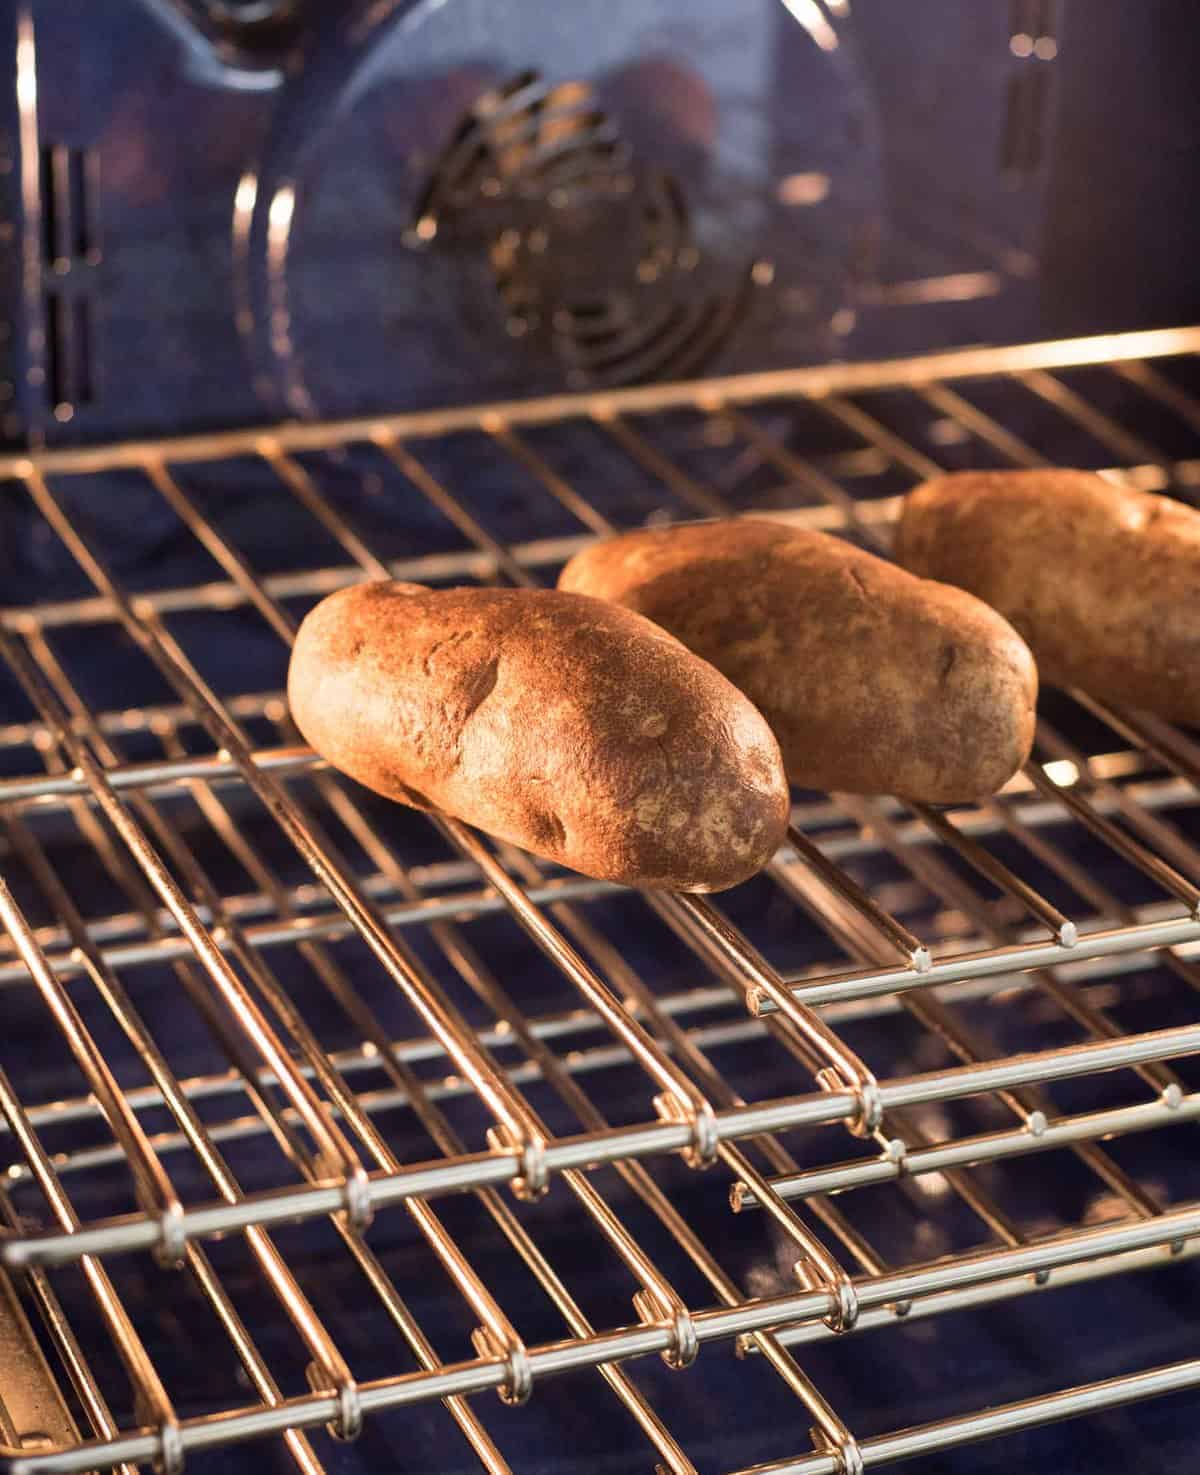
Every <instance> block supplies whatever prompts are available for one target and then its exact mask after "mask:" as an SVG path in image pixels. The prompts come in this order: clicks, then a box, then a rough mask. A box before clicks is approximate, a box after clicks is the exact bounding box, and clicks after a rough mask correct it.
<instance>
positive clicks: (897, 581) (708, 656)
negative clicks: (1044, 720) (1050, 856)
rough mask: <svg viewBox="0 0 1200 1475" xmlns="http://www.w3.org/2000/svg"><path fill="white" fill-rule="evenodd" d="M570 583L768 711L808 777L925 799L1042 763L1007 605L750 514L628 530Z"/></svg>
mask: <svg viewBox="0 0 1200 1475" xmlns="http://www.w3.org/2000/svg"><path fill="white" fill-rule="evenodd" d="M559 588H561V589H567V590H573V591H575V592H577V593H580V594H595V595H599V596H600V597H601V598H604V599H611V600H613V601H615V602H616V603H618V604H622V605H624V606H625V607H626V608H627V609H633V610H636V611H637V612H638V613H639V614H643V615H647V616H648V617H649V618H650V619H652V620H654V621H655V622H656V623H657V624H660V625H662V626H663V627H664V629H667V630H670V632H671V633H672V634H673V635H677V636H678V637H679V639H680V640H682V641H683V643H684V644H685V645H686V646H687V647H688V648H689V650H693V651H695V652H696V654H697V655H700V656H703V657H704V658H705V660H708V661H711V662H712V663H713V665H714V666H716V667H717V669H718V670H719V671H722V672H723V673H724V674H725V675H726V676H728V677H729V679H730V680H731V681H732V682H733V683H734V685H735V686H738V687H740V688H741V690H742V691H744V692H745V693H746V695H747V696H748V697H749V698H750V699H751V701H753V702H754V703H755V705H756V706H757V707H758V708H759V709H760V711H761V712H762V713H763V715H764V716H765V717H766V719H767V721H768V722H769V723H770V724H771V726H772V728H773V729H774V731H775V736H776V737H777V738H778V739H779V745H780V747H781V749H782V750H783V760H784V765H785V766H786V768H787V771H788V774H789V776H790V777H791V778H792V779H794V780H795V781H796V782H797V783H799V784H803V785H805V787H807V788H813V789H833V790H838V789H840V790H843V791H846V792H851V793H866V794H874V793H895V794H902V795H904V796H905V797H906V798H909V799H919V800H924V801H926V802H928V803H950V802H954V801H956V800H966V799H975V798H978V797H980V796H981V795H984V794H990V793H992V792H993V791H994V790H996V789H998V788H1000V787H1001V786H1002V785H1003V784H1004V783H1005V782H1006V781H1007V780H1008V779H1009V778H1011V777H1012V775H1013V774H1014V773H1015V772H1016V770H1017V769H1018V768H1019V767H1020V766H1021V764H1022V763H1023V762H1024V761H1025V759H1026V758H1027V757H1028V756H1029V750H1030V746H1031V744H1032V742H1033V725H1034V707H1035V704H1036V701H1037V671H1036V668H1035V666H1034V663H1033V657H1032V656H1031V655H1030V653H1029V651H1028V649H1027V648H1026V646H1025V644H1024V642H1023V641H1022V640H1021V638H1020V637H1019V636H1018V635H1017V633H1016V632H1015V631H1014V630H1013V629H1012V628H1011V627H1010V626H1009V625H1008V624H1006V623H1005V621H1004V620H1002V619H1001V618H1000V617H999V616H998V615H997V614H996V613H995V611H994V610H990V609H988V607H987V606H986V605H985V604H983V603H981V602H980V601H979V600H977V599H973V598H972V597H971V596H970V595H966V594H963V592H962V591H961V590H958V589H951V588H949V587H947V586H946V585H943V584H933V583H929V582H927V581H925V580H922V579H914V578H913V577H912V576H911V575H910V574H906V573H905V572H904V571H903V569H898V568H896V567H894V566H893V565H892V564H890V563H886V562H884V560H883V559H880V558H875V557H873V556H872V555H871V554H869V553H864V552H862V551H861V550H860V549H858V548H855V547H852V546H851V545H850V544H849V543H846V542H843V541H842V540H841V539H839V538H833V537H829V536H827V535H826V534H824V533H816V532H805V531H801V530H797V529H793V528H788V527H783V526H780V525H778V524H776V523H771V522H765V521H755V520H753V519H739V520H737V521H734V522H714V523H698V524H693V525H691V526H686V527H679V528H662V529H654V530H648V531H645V532H637V533H629V534H627V535H625V536H624V537H620V538H614V539H611V540H609V541H607V542H604V543H597V544H595V545H594V546H592V547H591V548H587V549H585V550H584V551H583V552H582V553H580V554H578V555H576V557H575V558H573V559H572V560H571V562H570V563H569V564H567V566H566V568H565V569H564V570H563V572H562V576H561V578H560V579H559Z"/></svg>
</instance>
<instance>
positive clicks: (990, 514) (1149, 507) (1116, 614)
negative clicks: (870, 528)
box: [896, 470, 1200, 723]
mask: <svg viewBox="0 0 1200 1475" xmlns="http://www.w3.org/2000/svg"><path fill="white" fill-rule="evenodd" d="M896 551H897V556H898V557H899V559H900V561H901V562H902V563H903V564H904V565H905V567H906V568H910V569H912V571H913V572H914V573H918V574H924V575H925V576H927V577H929V578H934V579H945V580H946V581H947V582H948V583H952V584H958V585H960V586H961V587H962V588H964V589H969V590H970V591H971V592H972V593H973V594H977V595H978V596H979V598H980V599H984V600H986V601H987V602H988V604H990V605H991V606H992V607H993V608H994V609H998V610H999V611H1000V613H1001V614H1003V615H1004V616H1005V617H1006V618H1007V619H1009V620H1010V621H1011V622H1012V624H1013V625H1015V626H1016V628H1017V629H1018V630H1019V631H1020V632H1021V634H1022V635H1023V636H1024V637H1025V639H1026V640H1027V641H1028V642H1029V644H1030V645H1031V646H1032V648H1033V652H1034V655H1035V656H1036V657H1037V661H1038V666H1039V668H1040V670H1041V673H1042V677H1043V679H1044V680H1046V681H1048V682H1051V683H1053V684H1054V685H1056V686H1076V687H1079V688H1081V689H1082V690H1084V691H1087V692H1091V693H1092V694H1093V695H1094V696H1096V697H1099V698H1101V699H1104V700H1109V701H1114V702H1121V703H1128V704H1130V705H1131V706H1135V707H1144V708H1146V709H1147V710H1148V711H1151V712H1156V713H1158V714H1159V715H1160V716H1163V717H1167V718H1171V719H1173V720H1174V721H1178V722H1189V723H1200V513H1197V512H1196V511H1194V510H1193V509H1192V508H1190V507H1185V506H1183V505H1182V504H1181V503H1179V502H1175V501H1173V500H1172V499H1171V498H1169V497H1160V496H1155V495H1154V494H1153V493H1150V492H1137V491H1131V490H1128V489H1126V488H1123V487H1117V486H1113V485H1111V484H1110V483H1109V482H1107V481H1105V480H1104V479H1103V478H1102V477H1099V476H1095V475H1092V474H1091V473H1090V472H1086V471H1055V470H1046V471H987V472H982V471H981V472H959V473H957V474H955V475H950V476H941V477H938V478H936V479H935V480H933V481H930V482H926V483H925V485H924V486H922V487H919V488H918V489H917V490H916V491H915V492H912V493H910V495H909V496H908V498H907V499H906V501H905V507H904V513H903V516H902V519H901V523H900V534H899V541H898V543H897V550H896Z"/></svg>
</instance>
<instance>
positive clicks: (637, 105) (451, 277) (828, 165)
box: [235, 0, 881, 414]
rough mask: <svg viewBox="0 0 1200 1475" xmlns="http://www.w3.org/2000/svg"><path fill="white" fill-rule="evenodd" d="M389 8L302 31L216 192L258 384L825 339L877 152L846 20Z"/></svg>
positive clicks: (864, 222) (581, 379) (521, 386)
mask: <svg viewBox="0 0 1200 1475" xmlns="http://www.w3.org/2000/svg"><path fill="white" fill-rule="evenodd" d="M385 9H386V14H384V15H383V16H382V18H378V17H379V9H378V8H377V9H376V16H377V19H376V22H375V24H374V25H373V26H368V27H366V29H363V28H362V27H360V28H359V30H358V31H354V29H353V28H349V29H348V30H345V31H344V34H343V36H342V39H341V41H340V43H339V44H338V45H332V46H331V45H330V43H329V38H328V37H327V36H326V37H324V38H317V41H318V43H319V45H315V46H314V47H313V48H312V49H311V52H312V55H313V56H317V55H318V52H319V64H318V65H311V66H308V67H305V68H303V69H301V70H300V71H299V73H298V75H297V76H296V77H295V78H294V79H293V80H292V81H291V82H290V83H289V88H288V95H286V96H285V97H284V99H283V102H282V104H281V107H280V110H279V115H278V120H277V125H276V129H275V134H274V137H273V139H272V145H271V148H270V150H269V152H268V154H267V157H266V158H265V159H264V161H263V166H262V169H261V171H260V173H259V175H258V177H256V178H255V179H254V180H253V182H252V188H253V197H252V201H251V202H250V203H249V204H248V202H247V200H246V199H245V198H243V200H242V201H241V206H242V216H243V218H242V219H241V220H240V221H239V219H238V218H236V215H235V242H236V241H238V240H239V238H240V240H241V243H242V254H241V269H242V290H243V292H244V298H245V300H244V303H243V312H242V313H241V314H240V320H241V321H242V322H243V325H244V328H245V331H246V336H247V341H248V344H249V346H250V347H251V350H252V352H253V353H254V355H255V359H256V369H257V376H256V382H257V383H258V384H259V385H260V387H261V388H262V389H263V392H264V393H265V394H266V395H267V396H268V397H269V398H271V399H272V401H273V403H274V407H275V408H277V409H280V410H282V411H284V412H289V413H299V414H312V413H321V414H341V413H354V412H358V411H362V410H368V409H371V408H376V407H379V406H380V405H381V404H395V403H397V402H400V403H413V402H414V401H417V402H421V401H424V402H435V401H437V402H444V401H447V400H450V399H458V398H479V397H485V396H492V395H501V396H508V395H513V394H521V393H526V392H529V393H532V392H539V391H546V390H553V389H560V388H563V387H570V388H588V387H604V386H610V385H618V384H628V383H637V382H642V381H645V380H648V379H654V378H678V377H682V376H687V375H692V374H697V373H701V372H707V371H724V372H727V371H732V370H736V369H738V368H743V367H754V368H759V367H763V366H765V365H767V364H769V363H771V362H784V361H787V362H795V361H796V360H797V359H800V358H803V357H815V356H828V354H829V353H830V352H832V351H834V350H835V349H836V348H837V346H838V343H839V337H840V335H844V333H845V332H846V330H847V327H848V325H849V323H850V322H851V321H852V314H851V313H850V311H849V309H850V303H851V297H852V288H853V284H854V282H855V280H856V278H857V277H858V276H859V275H861V274H862V273H863V271H864V270H867V269H869V266H870V263H871V261H872V259H873V254H874V251H875V249H876V246H877V243H878V232H879V220H880V214H881V211H880V202H879V167H878V158H877V148H876V141H875V130H874V128H873V124H872V117H871V114H870V111H869V108H868V103H867V94H866V90H865V88H864V87H863V86H862V84H861V82H860V78H859V75H858V70H857V67H856V65H855V60H854V53H853V45H852V37H851V36H850V35H848V34H845V33H839V32H838V31H836V30H835V29H834V27H833V25H832V24H831V22H830V20H829V18H828V16H827V15H826V14H825V12H823V11H822V10H821V9H820V7H819V6H818V5H817V4H816V3H815V0H813V3H812V4H811V7H807V6H802V5H801V4H800V3H799V0H794V3H792V4H790V5H785V4H783V3H781V0H757V3H752V4H744V5H739V6H736V7H730V6H729V5H728V4H727V3H723V0H678V3H667V0H635V3H624V0H604V3H600V0H578V3H576V4H573V5H572V6H571V7H570V14H569V16H564V15H563V14H562V11H561V7H557V6H554V5H552V4H550V3H537V0H532V3H531V0H520V3H515V0H514V3H513V4H511V5H508V4H505V3H500V0H486V3H484V0H444V3H441V4H436V5H435V4H432V3H426V4H424V5H419V6H416V7H415V8H406V7H403V6H392V7H390V8H385ZM810 9H811V15H810V14H809V11H810ZM798 16H799V17H800V19H797V17H798ZM805 17H807V19H808V24H807V25H805V24H802V23H801V20H803V19H805ZM818 21H819V24H818ZM581 58H587V65H586V67H584V66H581V61H580V59H581ZM247 193H249V192H248V191H247Z"/></svg>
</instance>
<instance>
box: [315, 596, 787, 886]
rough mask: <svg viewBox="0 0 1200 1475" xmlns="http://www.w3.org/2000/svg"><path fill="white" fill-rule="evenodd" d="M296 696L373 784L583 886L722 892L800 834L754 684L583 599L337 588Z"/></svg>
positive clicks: (324, 746)
mask: <svg viewBox="0 0 1200 1475" xmlns="http://www.w3.org/2000/svg"><path fill="white" fill-rule="evenodd" d="M288 699H289V701H290V702H291V707H292V715H293V716H294V717H295V719H296V723H297V725H298V727H299V728H300V731H301V732H302V733H303V734H304V736H305V738H306V739H307V740H308V741H309V742H310V743H311V744H312V746H313V747H314V748H315V749H316V750H317V751H318V752H319V753H321V754H323V755H324V756H325V757H326V758H328V760H329V761H330V762H331V763H332V764H334V766H335V767H337V768H340V769H341V770H342V771H343V772H345V773H348V774H349V775H350V776H351V777H352V778H356V779H358V781H359V782H360V783H363V784H366V785H367V787H368V788H371V789H374V790H376V791H377V792H378V793H380V794H385V795H386V796H387V797H388V798H389V799H397V800H399V801H400V802H401V803H404V804H411V805H414V806H416V807H417V808H437V809H441V810H443V811H444V812H446V813H447V814H451V815H455V816H457V817H458V818H460V819H463V820H466V821H467V822H468V823H470V824H473V825H477V826H478V827H479V828H480V829H482V830H486V831H488V832H489V833H490V834H493V835H497V836H499V837H500V838H502V839H505V840H511V841H513V842H515V843H516V844H518V845H522V846H524V847H525V848H526V849H528V850H532V851H535V852H536V853H537V854H539V855H544V856H547V857H548V858H549V859H551V860H554V861H559V862H561V863H562V864H563V865H567V866H571V867H573V868H574V869H575V870H577V871H583V872H584V873H585V874H587V875H589V876H599V877H601V878H604V879H607V880H613V881H622V882H625V883H627V884H629V885H631V886H643V887H651V886H668V887H672V888H675V889H677V890H681V891H721V890H724V889H725V888H726V887H728V886H733V885H736V884H737V882H739V881H743V880H745V879H746V878H747V877H748V876H751V875H753V874H754V873H755V872H756V871H757V870H759V869H760V868H761V867H762V866H763V865H765V864H766V862H767V861H768V860H769V859H770V858H771V856H772V855H773V854H774V852H775V849H776V847H777V846H778V845H779V844H780V843H781V841H782V840H783V836H784V831H785V829H786V826H787V819H788V788H787V779H786V777H785V775H784V772H783V764H782V762H781V760H780V756H779V748H778V745H777V744H776V742H775V739H774V738H773V737H772V735H771V731H770V729H769V728H768V726H767V724H766V722H765V721H764V720H763V718H762V717H761V716H760V714H759V713H758V712H756V711H755V710H754V708H753V707H752V706H751V704H750V703H749V701H747V700H746V698H745V697H744V696H743V695H742V694H741V692H739V691H737V690H736V689H735V688H734V687H733V686H731V685H730V684H729V682H728V681H726V680H725V678H724V677H723V676H721V675H720V674H719V672H717V671H714V670H713V668H712V667H711V666H710V665H708V664H707V663H706V662H704V661H701V660H698V659H697V658H696V657H695V656H693V655H691V654H689V652H688V651H686V650H684V648H683V647H682V646H681V645H680V644H679V642H678V641H676V640H673V639H672V638H671V637H670V636H669V635H667V634H665V633H664V632H663V631H662V630H659V629H658V628H657V627H656V626H654V625H652V624H651V623H650V622H649V621H648V620H643V619H642V618H641V617H640V616H638V615H632V614H630V613H629V612H628V611H626V610H620V609H615V608H614V607H613V606H611V605H607V604H602V603H601V602H600V601H598V600H595V599H585V598H583V597H582V596H580V595H575V594H560V593H557V592H556V591H554V590H549V589H546V590H536V591H535V590H521V589H447V590H432V589H426V588H423V587H421V586H420V585H416V584H398V583H379V584H360V585H357V586H355V587H353V588H350V589H343V590H341V591H340V592H339V593H337V594H331V595H330V596H329V598H328V599H325V600H323V601H322V602H321V603H320V604H318V605H317V606H316V608H315V609H313V610H312V611H310V613H309V614H308V616H307V617H306V618H305V620H304V623H303V624H302V625H301V627H300V631H299V634H298V635H297V637H296V644H295V648H294V650H293V652H292V662H291V669H290V671H289V673H288Z"/></svg>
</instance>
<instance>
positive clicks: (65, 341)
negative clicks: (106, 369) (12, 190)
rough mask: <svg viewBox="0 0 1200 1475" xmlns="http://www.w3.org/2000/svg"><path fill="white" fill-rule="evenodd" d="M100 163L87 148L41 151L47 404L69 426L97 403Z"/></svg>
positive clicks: (57, 146) (49, 146) (47, 147)
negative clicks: (94, 276) (80, 410)
mask: <svg viewBox="0 0 1200 1475" xmlns="http://www.w3.org/2000/svg"><path fill="white" fill-rule="evenodd" d="M98 164H99V160H98V158H97V156H96V154H95V153H94V152H92V151H91V150H88V149H79V148H72V147H70V146H69V145H67V144H63V143H53V144H46V145H44V146H43V147H42V150H41V157H40V175H41V178H40V182H41V205H42V257H43V268H44V275H45V278H46V281H47V283H48V285H47V288H46V292H45V303H44V305H45V318H46V382H45V392H46V399H47V402H48V404H49V405H50V407H51V409H52V411H53V413H54V417H55V419H57V420H59V421H63V422H65V421H68V420H70V419H72V418H73V416H74V414H75V410H76V408H77V407H78V406H80V405H86V404H90V403H91V402H92V401H93V400H94V398H95V390H96V372H95V358H94V352H95V332H94V321H93V305H92V301H91V293H90V290H89V288H90V282H89V269H90V268H92V267H94V266H97V265H98V264H99V262H100V260H101V254H102V253H101V242H100V229H99V216H98V210H97V205H98V201H99V197H100V190H99V174H98Z"/></svg>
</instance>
